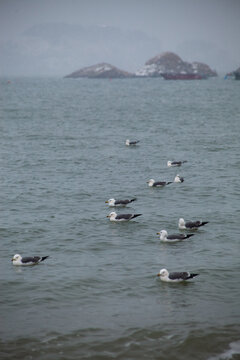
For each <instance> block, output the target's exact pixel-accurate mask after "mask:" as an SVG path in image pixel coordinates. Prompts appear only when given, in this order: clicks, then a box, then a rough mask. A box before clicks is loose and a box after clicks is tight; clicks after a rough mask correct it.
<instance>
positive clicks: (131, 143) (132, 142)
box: [125, 139, 140, 146]
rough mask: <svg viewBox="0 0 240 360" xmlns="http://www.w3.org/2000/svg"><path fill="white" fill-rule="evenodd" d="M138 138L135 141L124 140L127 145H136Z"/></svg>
mask: <svg viewBox="0 0 240 360" xmlns="http://www.w3.org/2000/svg"><path fill="white" fill-rule="evenodd" d="M139 141H140V140H136V141H130V140H129V139H127V140H126V142H125V144H126V145H127V146H131V145H137V143H139Z"/></svg>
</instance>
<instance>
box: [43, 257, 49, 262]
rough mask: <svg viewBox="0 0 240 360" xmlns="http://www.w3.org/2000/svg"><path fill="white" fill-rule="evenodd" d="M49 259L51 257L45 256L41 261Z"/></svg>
mask: <svg viewBox="0 0 240 360" xmlns="http://www.w3.org/2000/svg"><path fill="white" fill-rule="evenodd" d="M48 257H49V256H43V257H42V258H41V261H44V260H46V259H47V258H48Z"/></svg>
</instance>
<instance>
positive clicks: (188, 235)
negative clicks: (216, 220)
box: [186, 234, 195, 238]
mask: <svg viewBox="0 0 240 360" xmlns="http://www.w3.org/2000/svg"><path fill="white" fill-rule="evenodd" d="M194 235H195V234H187V235H186V236H187V237H186V238H190V237H191V236H194Z"/></svg>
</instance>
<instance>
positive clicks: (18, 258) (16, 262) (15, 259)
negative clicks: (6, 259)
mask: <svg viewBox="0 0 240 360" xmlns="http://www.w3.org/2000/svg"><path fill="white" fill-rule="evenodd" d="M21 260H22V257H21V255H19V254H16V255H14V256H13V258H12V263H13V265H21Z"/></svg>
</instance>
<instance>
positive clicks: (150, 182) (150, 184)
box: [147, 179, 172, 187]
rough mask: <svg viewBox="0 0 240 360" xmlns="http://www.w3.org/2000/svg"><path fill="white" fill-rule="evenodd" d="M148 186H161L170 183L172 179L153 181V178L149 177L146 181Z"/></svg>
mask: <svg viewBox="0 0 240 360" xmlns="http://www.w3.org/2000/svg"><path fill="white" fill-rule="evenodd" d="M147 184H148V186H153V187H162V186H165V185H168V184H172V181H155V180H154V179H150V180H148V181H147Z"/></svg>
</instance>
